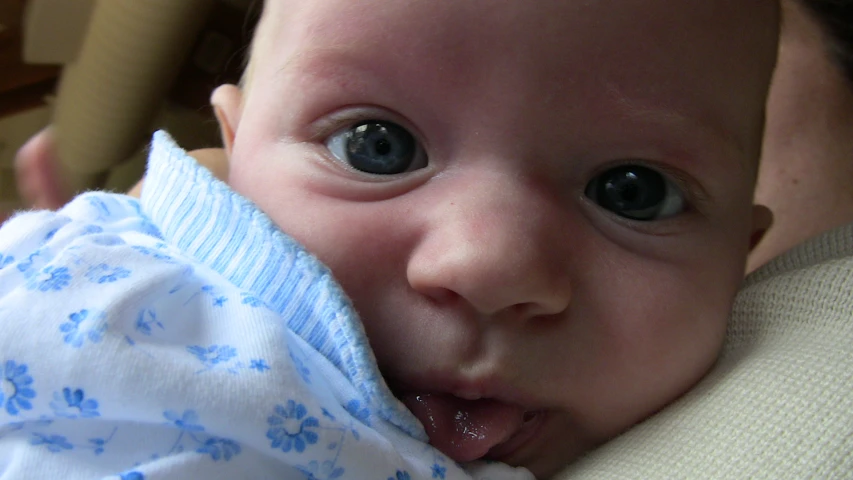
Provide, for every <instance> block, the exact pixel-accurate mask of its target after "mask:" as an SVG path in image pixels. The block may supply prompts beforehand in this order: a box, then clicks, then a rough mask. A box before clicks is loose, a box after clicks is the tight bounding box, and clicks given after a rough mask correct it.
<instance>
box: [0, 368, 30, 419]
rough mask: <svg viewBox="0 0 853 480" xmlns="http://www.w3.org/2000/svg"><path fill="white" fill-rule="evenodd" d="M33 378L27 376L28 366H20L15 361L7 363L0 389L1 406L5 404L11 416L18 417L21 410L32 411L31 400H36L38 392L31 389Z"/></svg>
mask: <svg viewBox="0 0 853 480" xmlns="http://www.w3.org/2000/svg"><path fill="white" fill-rule="evenodd" d="M32 383H33V377H31V376H29V375H27V366H26V365H25V364H20V365H18V364H17V363H15V362H14V361H13V360H8V361H6V365H4V368H3V382H2V385H0V386H1V387H2V389H0V406H3V405H4V404H5V407H6V412H8V413H9V415H17V414H18V412H20V411H21V410H32V409H33V405H32V403H30V400H32V399H33V398H35V396H36V391H35V390H33V389H32V388H30V385H32Z"/></svg>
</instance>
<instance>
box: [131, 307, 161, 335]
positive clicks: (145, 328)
mask: <svg viewBox="0 0 853 480" xmlns="http://www.w3.org/2000/svg"><path fill="white" fill-rule="evenodd" d="M152 325H153V326H156V327H157V328H159V329H160V330H166V327H164V326H163V323H162V322H160V321H158V320H157V314H156V313H154V312H153V311H151V310H142V311H140V312H139V316H137V317H136V331H137V332H139V333H141V334H143V335H145V336H147V337H150V336H151V333H152V328H151V327H152Z"/></svg>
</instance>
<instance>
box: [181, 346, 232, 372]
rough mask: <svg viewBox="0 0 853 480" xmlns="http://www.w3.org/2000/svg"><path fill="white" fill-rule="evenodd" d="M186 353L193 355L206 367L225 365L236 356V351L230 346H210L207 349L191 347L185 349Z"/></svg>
mask: <svg viewBox="0 0 853 480" xmlns="http://www.w3.org/2000/svg"><path fill="white" fill-rule="evenodd" d="M187 351H188V352H190V353H191V354H193V355H195V357H196V358H198V359H199V360H200V361H201V363H203V364H205V365H206V366H207V367H213V366H214V365H217V364H220V363H226V362H228V361H229V360H231V359H232V358H234V357H236V356H237V349H235V348H234V347H232V346H230V345H211V346H209V347H207V348H204V347H202V346H199V345H191V346H189V347H187Z"/></svg>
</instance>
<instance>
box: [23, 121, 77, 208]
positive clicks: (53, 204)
mask: <svg viewBox="0 0 853 480" xmlns="http://www.w3.org/2000/svg"><path fill="white" fill-rule="evenodd" d="M58 165H59V158H58V155H57V148H56V136H55V134H54V131H53V128H52V127H47V128H45V129H43V130H42V131H40V132H39V133H37V134H36V135H34V136H33V137H32V138H30V139H29V141H27V143H25V144H24V146H22V147H21V148H20V149H19V150H18V153H17V154H16V155H15V177H16V183H17V185H18V193H19V195H20V196H21V199H22V200H23V204H24V205H26V206H29V207H31V208H36V209H48V210H55V209H57V208H60V207H62V206H63V205H65V203H67V202H68V200H70V195H69V194H67V193H65V192H64V190H63V189H62V186H61V184H60V182H59V178H58V174H57V171H58V168H57V166H58Z"/></svg>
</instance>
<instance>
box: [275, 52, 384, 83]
mask: <svg viewBox="0 0 853 480" xmlns="http://www.w3.org/2000/svg"><path fill="white" fill-rule="evenodd" d="M378 63H379V62H377V61H376V57H375V56H371V55H365V54H364V53H363V52H362V51H361V49H359V48H354V47H350V46H346V45H337V46H323V47H318V46H313V47H308V48H305V49H303V50H300V51H298V52H296V53H294V54H293V55H292V56H291V57H290V58H289V59H288V60H287V62H285V64H284V65H283V66H282V67H281V68H279V70H278V72H277V75H278V76H285V77H288V76H291V75H307V76H311V77H320V78H323V77H328V76H335V75H338V74H341V73H343V72H345V71H349V70H357V71H362V72H368V71H370V72H373V71H375V70H376V69H377V68H378V67H379V65H378Z"/></svg>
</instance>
